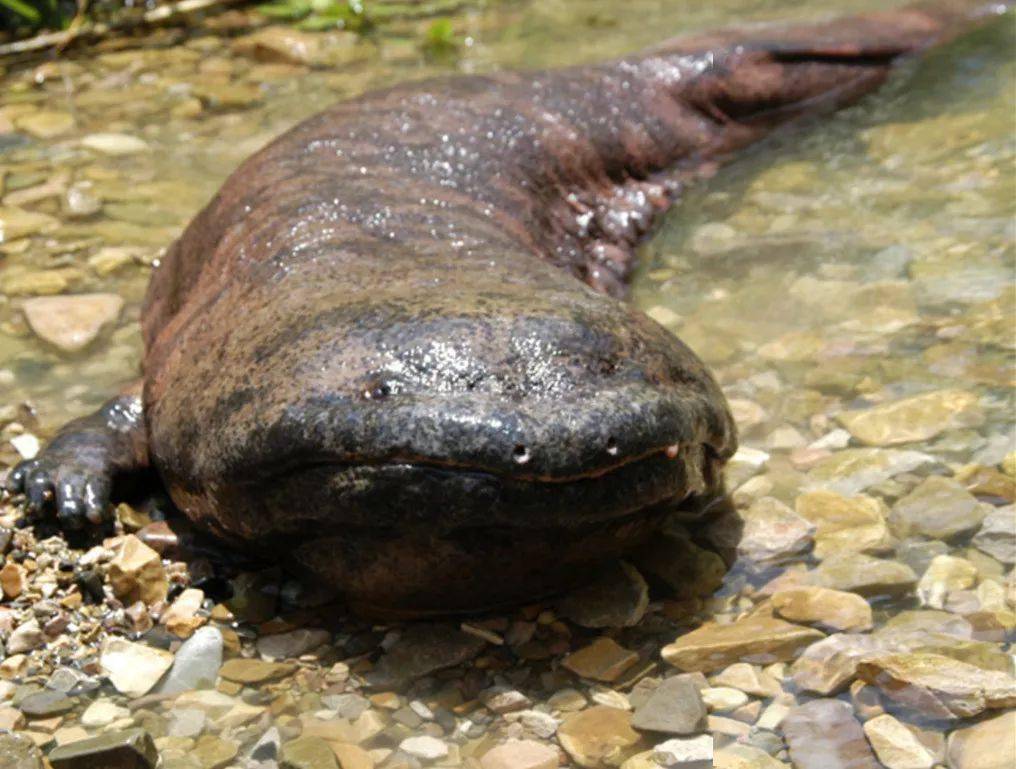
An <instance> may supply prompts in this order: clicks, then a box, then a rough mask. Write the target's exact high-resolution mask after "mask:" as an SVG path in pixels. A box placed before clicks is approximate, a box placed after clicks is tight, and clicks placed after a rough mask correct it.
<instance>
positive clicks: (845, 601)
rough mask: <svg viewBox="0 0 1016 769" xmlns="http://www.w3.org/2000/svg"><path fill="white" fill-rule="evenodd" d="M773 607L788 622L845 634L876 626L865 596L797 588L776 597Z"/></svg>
mask: <svg viewBox="0 0 1016 769" xmlns="http://www.w3.org/2000/svg"><path fill="white" fill-rule="evenodd" d="M771 600H772V605H773V608H774V609H775V610H776V613H777V614H779V615H780V616H781V617H783V618H784V619H787V620H790V621H791V622H801V623H805V624H814V625H818V626H820V627H824V628H829V629H831V630H838V631H842V632H859V631H862V630H870V629H871V627H872V615H871V606H869V605H868V602H867V601H865V600H864V599H863V598H861V596H859V595H857V594H855V593H846V592H844V591H842V590H830V589H829V588H825V587H797V588H791V589H789V590H780V591H778V592H776V593H774V594H773V596H772V599H771Z"/></svg>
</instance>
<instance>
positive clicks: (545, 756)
mask: <svg viewBox="0 0 1016 769" xmlns="http://www.w3.org/2000/svg"><path fill="white" fill-rule="evenodd" d="M557 765H558V752H557V751H556V750H554V748H552V747H550V746H549V745H544V744H542V743H539V742H536V741H534V740H508V741H507V742H505V743H502V744H501V745H497V746H495V747H493V748H491V749H490V750H488V751H487V752H486V753H484V754H483V756H482V757H481V758H480V766H481V767H482V769H557ZM344 769H345V768H344Z"/></svg>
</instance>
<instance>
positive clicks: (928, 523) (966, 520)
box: [889, 475, 990, 540]
mask: <svg viewBox="0 0 1016 769" xmlns="http://www.w3.org/2000/svg"><path fill="white" fill-rule="evenodd" d="M988 509H990V508H988V507H987V506H986V505H982V504H981V503H980V502H978V501H977V499H976V498H975V497H974V496H973V495H972V494H971V493H970V492H968V491H967V490H966V489H965V488H963V487H962V486H961V485H960V484H959V483H957V482H956V481H954V480H952V479H951V478H943V477H941V476H938V475H933V476H931V477H930V478H926V479H925V480H924V481H922V482H921V483H920V484H919V485H918V486H917V488H915V489H914V490H913V491H911V492H910V493H909V494H907V495H906V496H905V497H903V498H902V499H900V500H899V501H898V502H896V504H895V505H893V508H892V512H891V513H890V514H889V525H890V526H891V527H892V530H893V533H894V534H895V535H896V536H898V537H900V538H905V537H911V536H921V537H927V538H928V539H938V540H949V539H952V538H953V537H957V536H960V535H962V534H967V533H970V532H972V531H976V530H977V529H978V528H979V527H980V526H981V523H982V522H983V520H984V517H985V515H986V514H987V510H988Z"/></svg>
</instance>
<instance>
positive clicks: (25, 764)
mask: <svg viewBox="0 0 1016 769" xmlns="http://www.w3.org/2000/svg"><path fill="white" fill-rule="evenodd" d="M0 767H3V768H4V769H43V763H42V754H41V753H39V749H38V748H37V747H36V746H35V743H34V742H33V741H32V740H31V738H30V737H28V736H27V735H24V734H0ZM53 769H61V767H59V766H56V765H54V766H53Z"/></svg>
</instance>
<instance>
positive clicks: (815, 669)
mask: <svg viewBox="0 0 1016 769" xmlns="http://www.w3.org/2000/svg"><path fill="white" fill-rule="evenodd" d="M884 650H885V643H884V642H883V641H881V640H879V639H875V638H872V637H871V636H868V635H860V634H854V633H840V634H837V635H831V636H829V637H828V638H824V639H823V640H821V641H818V642H817V643H814V644H812V645H811V646H809V647H808V648H807V649H805V650H804V653H803V654H801V656H800V657H798V658H797V660H795V661H794V664H793V666H792V667H791V670H790V673H791V677H792V678H793V680H794V683H795V684H796V685H797V686H798V687H800V688H801V689H803V690H804V691H807V692H814V693H815V694H821V695H831V694H837V693H838V692H841V691H842V690H843V689H845V688H846V687H847V685H848V684H849V683H850V682H851V681H852V680H854V677H855V676H856V675H857V666H858V664H860V661H861V660H862V659H864V658H865V657H866V656H867V655H869V654H873V653H878V652H882V651H884Z"/></svg>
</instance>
